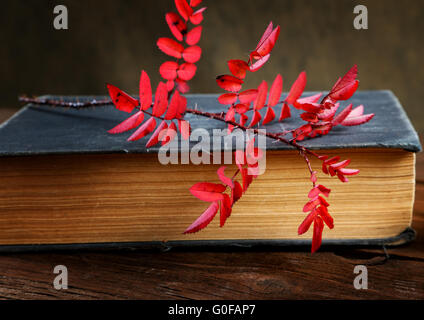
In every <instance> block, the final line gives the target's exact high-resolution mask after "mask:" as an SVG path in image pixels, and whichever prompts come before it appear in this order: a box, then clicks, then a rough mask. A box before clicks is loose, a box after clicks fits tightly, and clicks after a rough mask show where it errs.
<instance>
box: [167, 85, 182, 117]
mask: <svg viewBox="0 0 424 320" xmlns="http://www.w3.org/2000/svg"><path fill="white" fill-rule="evenodd" d="M182 102H183V101H182V100H181V96H180V93H179V92H178V91H176V92H175V93H174V95H173V96H172V98H171V102H170V104H169V106H168V111H166V115H165V119H166V120H172V119H174V118H176V117H177V114H178V111H179V109H180V103H182Z"/></svg>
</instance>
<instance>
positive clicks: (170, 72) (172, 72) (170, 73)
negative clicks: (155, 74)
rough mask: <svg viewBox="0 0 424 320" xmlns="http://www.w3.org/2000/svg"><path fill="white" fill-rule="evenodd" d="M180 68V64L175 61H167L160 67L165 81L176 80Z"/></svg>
mask: <svg viewBox="0 0 424 320" xmlns="http://www.w3.org/2000/svg"><path fill="white" fill-rule="evenodd" d="M178 68H179V65H178V63H176V62H174V61H167V62H164V63H163V64H162V65H161V66H160V68H159V73H160V75H161V76H162V78H164V79H165V80H175V79H176V78H177V70H178Z"/></svg>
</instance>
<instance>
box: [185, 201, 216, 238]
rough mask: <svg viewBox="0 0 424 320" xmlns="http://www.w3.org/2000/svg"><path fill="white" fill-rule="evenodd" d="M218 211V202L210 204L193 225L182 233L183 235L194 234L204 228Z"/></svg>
mask: <svg viewBox="0 0 424 320" xmlns="http://www.w3.org/2000/svg"><path fill="white" fill-rule="evenodd" d="M218 209H219V204H218V202H212V203H211V205H210V206H209V207H208V208H207V209H206V210H205V212H203V213H202V215H201V216H200V217H199V218H197V220H196V221H194V222H193V224H192V225H191V226H190V227H188V228H187V230H186V231H184V234H187V233H195V232H198V231H200V230H202V229H203V228H205V227H206V226H207V225H208V224H209V223H210V222H211V221H212V220H213V218H215V216H216V214H217V212H218Z"/></svg>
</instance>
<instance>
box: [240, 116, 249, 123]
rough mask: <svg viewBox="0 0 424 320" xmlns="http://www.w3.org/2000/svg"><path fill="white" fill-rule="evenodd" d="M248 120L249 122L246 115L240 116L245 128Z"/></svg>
mask: <svg viewBox="0 0 424 320" xmlns="http://www.w3.org/2000/svg"><path fill="white" fill-rule="evenodd" d="M247 120H249V117H248V116H247V115H245V114H241V115H240V125H241V126H244V125H245V124H246V122H247Z"/></svg>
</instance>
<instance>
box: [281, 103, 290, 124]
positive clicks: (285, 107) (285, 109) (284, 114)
mask: <svg viewBox="0 0 424 320" xmlns="http://www.w3.org/2000/svg"><path fill="white" fill-rule="evenodd" d="M290 117H291V113H290V107H289V105H288V104H287V103H284V104H283V107H282V108H281V114H280V119H279V121H282V120H284V119H286V118H290Z"/></svg>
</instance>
